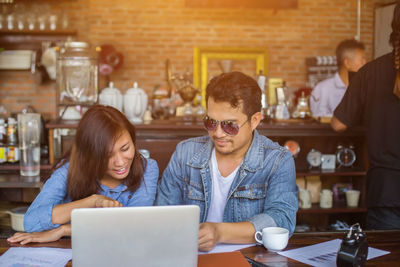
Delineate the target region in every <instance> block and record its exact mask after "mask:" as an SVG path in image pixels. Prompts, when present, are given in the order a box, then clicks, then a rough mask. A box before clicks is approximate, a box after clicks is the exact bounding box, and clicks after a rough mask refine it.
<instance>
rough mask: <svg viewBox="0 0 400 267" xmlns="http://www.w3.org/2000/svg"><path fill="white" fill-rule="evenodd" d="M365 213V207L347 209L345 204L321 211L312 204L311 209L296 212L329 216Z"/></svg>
mask: <svg viewBox="0 0 400 267" xmlns="http://www.w3.org/2000/svg"><path fill="white" fill-rule="evenodd" d="M363 212H367V208H365V207H356V208H350V207H347V206H346V205H345V204H336V205H335V204H333V207H332V208H330V209H323V208H320V207H319V203H318V204H313V205H312V206H311V208H309V209H301V208H299V210H298V211H297V213H299V214H306V213H308V214H309V213H316V214H321V213H324V214H329V213H363Z"/></svg>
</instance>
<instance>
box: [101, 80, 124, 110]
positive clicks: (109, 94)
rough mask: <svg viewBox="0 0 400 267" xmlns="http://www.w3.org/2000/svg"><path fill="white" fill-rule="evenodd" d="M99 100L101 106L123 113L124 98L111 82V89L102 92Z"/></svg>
mask: <svg viewBox="0 0 400 267" xmlns="http://www.w3.org/2000/svg"><path fill="white" fill-rule="evenodd" d="M99 98H100V104H101V105H105V106H111V107H114V108H116V109H118V110H119V111H121V112H122V106H123V97H122V94H121V92H120V91H119V90H118V89H117V88H114V83H113V82H110V84H109V87H107V88H104V89H103V90H102V91H101V93H100V96H99Z"/></svg>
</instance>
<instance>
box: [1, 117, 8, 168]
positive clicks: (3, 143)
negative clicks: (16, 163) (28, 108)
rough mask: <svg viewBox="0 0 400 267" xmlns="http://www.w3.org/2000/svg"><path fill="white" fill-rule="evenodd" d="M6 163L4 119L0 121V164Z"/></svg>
mask: <svg viewBox="0 0 400 267" xmlns="http://www.w3.org/2000/svg"><path fill="white" fill-rule="evenodd" d="M6 161H7V131H6V123H5V121H4V119H0V163H4V162H6Z"/></svg>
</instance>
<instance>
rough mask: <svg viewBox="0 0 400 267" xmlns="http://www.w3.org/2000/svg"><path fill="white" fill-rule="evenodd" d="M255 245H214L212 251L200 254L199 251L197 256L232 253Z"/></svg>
mask: <svg viewBox="0 0 400 267" xmlns="http://www.w3.org/2000/svg"><path fill="white" fill-rule="evenodd" d="M254 245H255V244H240V245H237V244H218V245H216V246H215V247H214V248H213V249H212V250H210V251H208V252H201V251H199V254H209V253H221V252H232V251H235V250H239V249H242V248H248V247H251V246H254Z"/></svg>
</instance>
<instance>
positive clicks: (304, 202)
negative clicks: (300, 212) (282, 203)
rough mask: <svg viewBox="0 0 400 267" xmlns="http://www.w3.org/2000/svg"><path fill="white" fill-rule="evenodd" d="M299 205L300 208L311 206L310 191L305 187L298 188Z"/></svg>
mask: <svg viewBox="0 0 400 267" xmlns="http://www.w3.org/2000/svg"><path fill="white" fill-rule="evenodd" d="M299 207H300V208H302V209H309V208H311V192H310V191H309V190H307V189H300V192H299Z"/></svg>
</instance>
